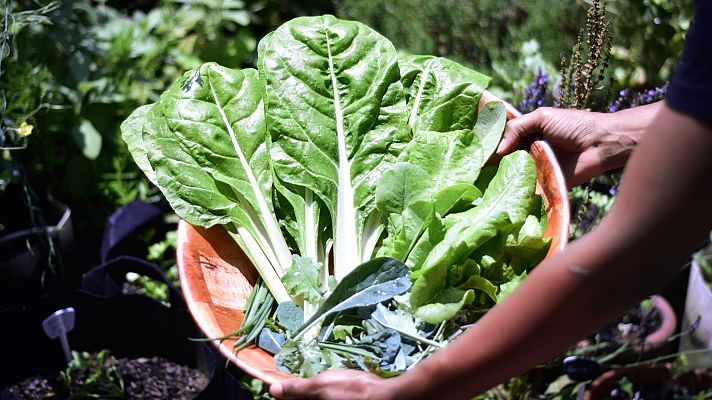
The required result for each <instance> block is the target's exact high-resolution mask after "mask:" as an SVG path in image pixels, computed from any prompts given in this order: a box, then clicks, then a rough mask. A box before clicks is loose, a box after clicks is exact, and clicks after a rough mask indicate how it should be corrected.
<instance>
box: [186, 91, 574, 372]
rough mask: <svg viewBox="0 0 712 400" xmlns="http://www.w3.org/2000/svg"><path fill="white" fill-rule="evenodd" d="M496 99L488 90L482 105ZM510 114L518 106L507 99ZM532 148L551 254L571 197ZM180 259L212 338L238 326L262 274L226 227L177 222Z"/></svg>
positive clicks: (265, 365) (240, 358) (225, 345)
mask: <svg viewBox="0 0 712 400" xmlns="http://www.w3.org/2000/svg"><path fill="white" fill-rule="evenodd" d="M491 100H498V99H497V98H496V97H495V96H493V95H491V94H490V93H486V94H485V96H483V98H482V101H481V102H480V105H483V104H484V103H485V102H487V101H491ZM507 111H508V112H507V114H508V115H507V119H511V118H515V117H517V116H519V115H520V114H519V112H518V111H517V110H516V109H514V108H513V107H512V106H511V105H507ZM529 151H530V153H531V155H532V157H533V158H534V161H535V163H536V166H537V169H538V174H537V188H536V191H537V193H539V194H540V195H541V196H542V197H543V199H544V205H545V207H546V213H547V217H548V225H547V227H546V231H545V233H544V234H545V236H547V237H550V238H551V239H552V242H551V247H550V249H549V253H548V254H547V257H548V256H550V255H551V254H553V253H555V252H557V251H560V250H561V249H562V248H563V247H564V245H565V244H566V242H567V240H568V236H569V202H568V194H567V190H566V184H565V182H564V177H563V175H562V173H561V169H560V168H559V165H558V163H557V161H556V158H555V157H554V153H553V151H552V150H551V148H550V147H549V145H548V144H547V143H546V142H544V141H534V142H533V143H532V144H531V145H530V146H529ZM177 261H178V271H179V275H180V281H181V288H182V290H183V293H184V295H185V299H186V302H187V303H188V307H189V309H190V312H191V313H192V315H193V317H194V318H195V320H196V322H197V323H198V325H199V326H200V328H201V329H202V330H203V332H204V333H205V335H206V336H207V337H209V338H219V337H222V336H225V335H227V334H229V333H231V332H234V331H236V330H237V329H238V328H239V327H240V324H241V323H242V319H243V312H242V311H243V308H244V305H245V302H246V300H247V297H248V296H249V294H250V290H251V289H252V284H253V283H254V282H255V279H256V278H257V276H258V274H257V271H256V270H255V269H254V267H253V266H252V265H251V263H250V261H249V259H248V258H247V256H246V255H245V254H244V253H243V252H242V251H241V250H240V248H239V247H238V246H237V244H236V243H235V242H234V241H233V240H232V238H231V237H230V236H229V235H228V234H227V233H226V232H225V230H224V229H223V228H222V227H220V226H216V227H213V228H210V229H204V228H200V227H195V226H191V225H189V224H188V223H186V222H184V221H181V222H180V223H179V224H178V241H177ZM214 343H215V345H216V346H218V348H219V349H220V351H221V352H222V353H223V354H224V355H225V357H227V358H228V359H229V360H230V361H231V362H233V363H234V364H236V365H237V366H238V367H240V368H241V369H243V370H244V371H245V372H247V373H248V374H250V375H252V376H254V377H256V378H259V379H261V380H263V381H265V382H267V383H269V384H271V383H273V382H276V381H278V380H282V379H286V378H289V377H290V375H288V374H286V373H283V372H280V371H278V370H277V369H276V367H275V363H274V359H273V357H272V355H270V354H269V353H267V352H265V351H264V350H262V349H260V348H258V347H256V346H250V347H247V348H245V349H243V350H241V351H239V352H238V353H235V352H234V351H233V344H234V341H233V340H229V339H228V340H222V341H219V340H215V341H214Z"/></svg>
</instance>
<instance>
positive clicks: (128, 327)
mask: <svg viewBox="0 0 712 400" xmlns="http://www.w3.org/2000/svg"><path fill="white" fill-rule="evenodd" d="M126 272H135V273H138V274H141V275H147V276H149V277H152V278H154V279H160V280H164V282H166V283H167V284H169V285H170V282H169V281H168V280H166V279H165V277H164V276H163V274H161V273H160V271H159V270H158V269H157V268H155V267H154V266H152V265H151V264H148V263H146V262H145V261H142V260H139V259H135V258H133V257H119V258H117V259H115V260H112V261H111V262H109V263H107V264H105V265H102V266H101V267H98V268H95V269H93V270H92V271H90V272H89V273H88V274H87V275H85V278H84V279H83V282H82V289H81V290H74V291H65V292H62V293H56V294H53V295H46V296H42V297H41V298H38V299H35V300H34V301H32V302H28V303H25V304H18V305H16V306H13V307H10V308H8V309H5V310H3V311H0V327H2V329H0V388H3V387H6V386H9V385H11V384H13V383H15V382H18V381H20V380H22V379H25V378H27V377H30V376H35V375H39V374H49V375H52V374H56V373H57V372H58V371H60V370H62V369H64V368H65V367H66V362H65V359H64V354H63V352H62V349H61V346H60V343H59V341H58V340H52V339H49V338H48V337H47V336H45V334H44V332H43V330H42V326H41V324H42V320H43V319H44V318H46V317H47V316H48V315H50V314H51V313H53V312H55V311H57V310H58V309H62V308H67V307H73V308H74V310H75V315H76V325H75V328H74V329H73V330H72V331H71V332H70V333H69V335H68V338H69V344H70V346H71V348H72V350H79V351H89V352H96V351H99V350H102V349H109V350H110V351H111V353H112V355H114V356H116V357H117V358H119V357H126V358H137V357H153V356H159V357H163V358H166V359H168V360H170V361H173V362H175V363H178V364H181V365H186V366H189V367H192V368H196V369H199V370H200V371H201V372H202V373H203V374H205V375H206V376H207V377H208V378H209V382H210V383H209V384H208V385H207V386H206V387H205V388H204V389H203V391H202V392H200V393H199V394H198V395H197V396H196V397H195V399H224V398H240V397H237V396H235V394H232V395H230V396H228V395H227V393H226V392H227V391H228V389H227V387H226V384H225V378H224V363H225V361H224V358H223V357H222V356H220V355H219V354H218V353H217V352H216V351H215V350H214V349H213V348H212V346H209V345H208V343H205V342H196V341H192V340H190V338H201V337H202V336H201V334H200V332H199V330H198V328H197V326H196V325H195V323H194V322H193V319H192V317H191V316H190V314H189V313H188V311H187V310H186V309H185V307H184V304H183V300H182V298H181V296H180V292H178V291H177V290H176V289H175V287H172V285H170V289H169V291H170V293H171V295H170V299H171V307H167V306H165V305H163V304H161V303H160V302H158V301H155V300H153V299H151V298H148V297H146V296H143V295H121V294H109V295H107V296H105V295H104V293H112V292H113V288H114V287H115V286H114V285H118V283H119V282H121V280H122V279H123V277H125V275H126ZM242 398H247V397H242Z"/></svg>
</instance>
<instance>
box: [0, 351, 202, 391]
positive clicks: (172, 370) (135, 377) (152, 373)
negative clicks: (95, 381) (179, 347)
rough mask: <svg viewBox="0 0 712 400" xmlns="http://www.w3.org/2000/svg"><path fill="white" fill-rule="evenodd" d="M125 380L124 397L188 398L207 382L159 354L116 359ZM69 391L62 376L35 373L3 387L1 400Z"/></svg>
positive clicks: (200, 374)
mask: <svg viewBox="0 0 712 400" xmlns="http://www.w3.org/2000/svg"><path fill="white" fill-rule="evenodd" d="M115 362H116V365H117V366H118V368H119V371H120V372H121V376H122V378H123V382H124V390H125V397H124V398H125V399H127V400H144V399H145V400H149V399H151V400H155V399H172V400H184V399H185V400H187V399H192V398H194V397H195V396H196V395H197V394H198V393H200V392H201V391H202V390H203V388H205V387H206V386H207V385H208V377H206V376H205V375H204V374H203V373H202V372H200V371H199V370H196V369H193V368H190V367H186V366H183V365H179V364H176V363H174V362H172V361H169V360H166V359H164V358H160V357H151V358H136V359H125V358H120V359H117V360H115ZM67 398H69V393H68V391H67V389H66V387H65V386H64V384H63V383H62V382H61V380H60V379H59V376H58V375H57V376H53V377H42V376H36V377H31V378H28V379H25V380H24V381H22V382H19V383H17V384H15V385H13V386H10V387H7V388H5V389H2V390H0V400H10V399H22V400H25V399H26V400H41V399H57V400H61V399H67Z"/></svg>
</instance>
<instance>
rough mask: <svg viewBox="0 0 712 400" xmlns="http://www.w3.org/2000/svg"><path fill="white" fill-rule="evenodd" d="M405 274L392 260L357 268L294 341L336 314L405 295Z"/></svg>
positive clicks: (380, 259) (405, 270)
mask: <svg viewBox="0 0 712 400" xmlns="http://www.w3.org/2000/svg"><path fill="white" fill-rule="evenodd" d="M408 272H409V271H408V267H406V266H405V265H404V264H403V263H402V262H400V261H398V260H395V259H392V258H385V257H384V258H374V259H372V260H370V261H367V262H365V263H363V264H361V265H359V266H358V267H357V268H356V269H354V270H353V271H352V272H351V273H350V274H348V275H346V276H345V277H344V279H342V280H341V282H339V285H338V286H337V287H336V288H335V289H334V291H333V292H332V293H331V295H330V296H329V297H328V298H326V299H325V300H324V302H323V303H322V304H321V306H320V307H319V309H318V310H317V311H316V313H315V314H314V315H313V316H312V317H311V318H310V319H309V320H308V321H306V322H305V323H304V325H303V326H302V327H301V328H300V329H299V331H298V332H297V334H296V336H295V338H298V337H300V335H302V334H303V333H304V332H306V331H308V330H309V329H310V328H311V327H312V326H315V325H316V324H317V323H319V322H320V321H322V320H323V319H324V318H326V317H329V316H331V315H334V314H336V313H338V312H340V311H344V310H348V309H351V308H356V307H364V306H369V305H374V304H377V303H380V302H382V301H386V300H389V299H391V298H393V297H394V296H397V295H399V294H402V293H405V292H406V291H407V290H408V289H409V288H410V286H411V282H410V278H409V277H408Z"/></svg>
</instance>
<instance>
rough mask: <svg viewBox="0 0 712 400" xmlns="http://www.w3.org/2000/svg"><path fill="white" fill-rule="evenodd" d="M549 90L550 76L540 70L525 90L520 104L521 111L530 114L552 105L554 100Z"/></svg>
mask: <svg viewBox="0 0 712 400" xmlns="http://www.w3.org/2000/svg"><path fill="white" fill-rule="evenodd" d="M548 88H549V74H548V73H546V71H542V70H539V71H537V73H536V74H535V75H534V79H532V82H531V83H530V84H529V85H527V86H526V87H525V88H524V95H523V98H522V101H521V102H519V109H520V110H521V111H522V112H524V113H530V112H532V111H534V110H536V109H537V108H539V107H543V106H545V105H550V104H551V100H552V98H553V97H552V95H551V92H549V91H548V90H547V89H548Z"/></svg>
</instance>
